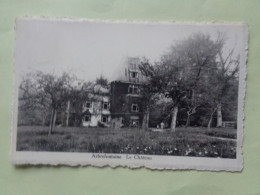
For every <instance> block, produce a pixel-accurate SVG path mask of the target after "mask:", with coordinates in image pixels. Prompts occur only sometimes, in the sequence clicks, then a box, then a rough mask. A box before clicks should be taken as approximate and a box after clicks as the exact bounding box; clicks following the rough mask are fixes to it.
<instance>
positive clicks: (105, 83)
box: [96, 75, 108, 88]
mask: <svg viewBox="0 0 260 195" xmlns="http://www.w3.org/2000/svg"><path fill="white" fill-rule="evenodd" d="M96 84H98V85H101V86H102V87H105V88H107V87H108V80H107V79H106V78H105V77H104V76H103V75H100V77H99V78H97V79H96Z"/></svg>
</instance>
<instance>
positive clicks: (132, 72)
mask: <svg viewBox="0 0 260 195" xmlns="http://www.w3.org/2000/svg"><path fill="white" fill-rule="evenodd" d="M130 77H131V78H134V79H135V78H138V72H134V71H131V72H130Z"/></svg>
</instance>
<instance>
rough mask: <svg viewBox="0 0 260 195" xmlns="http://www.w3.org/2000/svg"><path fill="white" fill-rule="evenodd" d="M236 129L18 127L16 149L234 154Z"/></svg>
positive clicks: (216, 155) (213, 155)
mask: <svg viewBox="0 0 260 195" xmlns="http://www.w3.org/2000/svg"><path fill="white" fill-rule="evenodd" d="M235 138H236V131H235V130H232V129H212V130H207V129H204V128H187V129H184V128H183V129H182V128H179V129H178V130H177V131H176V132H174V133H172V132H169V131H165V132H152V131H143V130H140V129H131V128H122V129H117V130H116V129H110V128H83V127H60V128H56V129H55V131H54V132H53V134H52V135H51V136H48V127H38V126H21V127H18V134H17V150H18V151H59V152H90V153H122V154H149V155H174V156H199V157H221V158H236V140H235Z"/></svg>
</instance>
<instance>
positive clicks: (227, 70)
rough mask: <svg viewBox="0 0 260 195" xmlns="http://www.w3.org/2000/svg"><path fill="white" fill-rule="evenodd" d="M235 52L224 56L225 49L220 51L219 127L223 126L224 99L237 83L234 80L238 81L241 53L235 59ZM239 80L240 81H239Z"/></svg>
mask: <svg viewBox="0 0 260 195" xmlns="http://www.w3.org/2000/svg"><path fill="white" fill-rule="evenodd" d="M233 52H234V50H231V51H230V52H229V53H228V55H227V57H226V58H224V57H223V51H222V50H220V51H219V52H218V56H219V63H218V70H217V73H216V76H217V79H218V81H219V82H218V85H219V88H220V90H219V94H218V98H219V100H218V106H217V127H221V126H222V104H223V100H224V99H226V97H225V96H226V95H227V94H228V92H229V90H230V89H231V88H232V86H233V85H234V84H235V83H234V81H237V73H238V70H239V63H240V57H239V55H238V56H237V57H236V58H235V59H233V57H232V56H233ZM237 82H238V81H237Z"/></svg>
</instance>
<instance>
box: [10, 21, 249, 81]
mask: <svg viewBox="0 0 260 195" xmlns="http://www.w3.org/2000/svg"><path fill="white" fill-rule="evenodd" d="M198 32H202V33H206V34H210V36H211V37H212V39H216V37H217V35H218V33H219V32H221V33H224V34H225V36H226V38H227V39H226V44H225V46H224V50H223V51H224V55H225V54H227V52H228V51H230V50H231V49H232V48H235V51H234V56H236V55H238V54H242V53H243V52H244V51H245V50H244V49H245V48H244V45H243V41H242V40H243V28H241V25H227V24H208V25H205V24H191V23H189V24H188V23H186V24H185V23H184V24H182V23H156V22H153V23H145V22H136V23H134V22H127V23H126V22H111V21H84V20H75V21H74V20H70V19H62V20H59V19H52V20H51V19H47V18H38V19H37V18H34V19H31V18H20V19H17V20H16V46H15V69H16V72H17V75H18V77H19V78H18V80H20V79H21V78H22V77H23V76H24V75H25V74H27V73H28V72H32V71H38V70H39V71H43V72H46V73H52V74H57V75H60V74H61V73H63V72H68V73H70V74H74V75H76V76H77V77H79V78H80V79H83V80H86V81H91V80H95V79H96V78H97V77H99V76H100V75H101V74H102V75H103V76H104V77H106V78H108V79H109V80H110V81H112V80H113V79H116V77H117V75H118V74H120V71H121V72H123V71H124V69H123V68H122V67H124V63H125V61H126V58H127V57H143V56H144V57H146V58H148V59H149V60H150V61H151V62H155V61H158V60H159V59H160V56H161V55H162V54H164V53H165V52H167V50H168V49H169V47H170V46H171V45H174V44H176V42H178V41H180V40H183V39H186V38H188V37H189V36H190V35H191V34H193V33H198Z"/></svg>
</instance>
